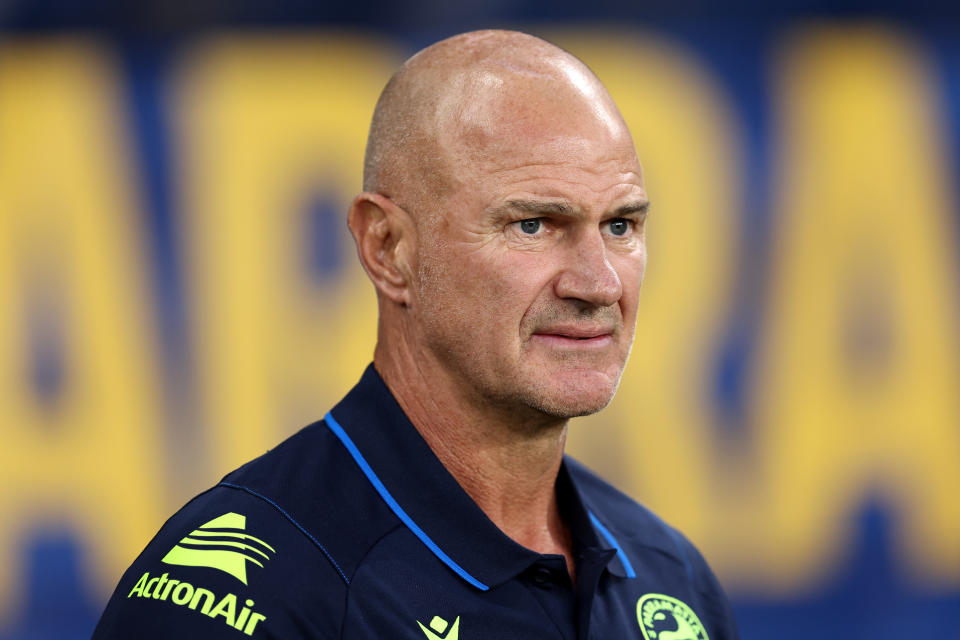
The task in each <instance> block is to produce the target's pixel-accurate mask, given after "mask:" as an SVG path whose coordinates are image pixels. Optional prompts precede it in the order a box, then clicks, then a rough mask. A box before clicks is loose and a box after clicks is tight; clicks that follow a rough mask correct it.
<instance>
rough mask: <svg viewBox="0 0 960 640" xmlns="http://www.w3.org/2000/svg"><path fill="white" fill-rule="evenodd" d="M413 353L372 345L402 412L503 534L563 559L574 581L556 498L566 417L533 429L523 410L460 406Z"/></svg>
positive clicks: (456, 395)
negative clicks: (415, 363)
mask: <svg viewBox="0 0 960 640" xmlns="http://www.w3.org/2000/svg"><path fill="white" fill-rule="evenodd" d="M412 355H413V354H405V353H391V352H389V351H388V350H386V349H383V348H382V345H378V346H377V351H376V354H375V357H374V366H375V367H376V369H377V372H378V373H379V374H380V376H381V377H382V378H383V380H384V381H385V382H386V384H387V386H388V387H389V388H390V391H391V392H392V393H393V395H394V397H395V398H396V399H397V402H398V403H399V404H400V406H401V408H402V409H403V411H404V413H406V415H407V417H408V418H409V419H410V421H411V422H412V423H413V425H414V426H415V427H416V428H417V430H418V431H419V432H420V434H421V436H423V438H424V440H426V442H427V444H428V445H429V446H430V448H431V449H432V450H433V452H434V454H435V455H436V456H437V458H439V459H440V462H442V463H443V465H444V466H445V467H446V468H447V470H448V471H449V472H450V474H451V475H452V476H453V477H454V478H455V479H456V480H457V482H458V483H459V484H460V486H461V487H462V488H463V489H464V491H466V492H467V494H468V495H469V496H470V497H471V498H472V499H473V501H474V502H475V503H476V504H477V506H479V507H480V509H481V510H482V511H483V512H484V513H485V514H486V515H487V517H488V518H490V520H491V521H493V523H494V524H496V525H497V527H499V528H500V530H501V531H503V532H504V533H505V534H506V535H507V536H509V537H510V538H511V539H513V540H514V541H516V542H517V543H519V544H522V545H523V546H525V547H527V548H529V549H533V550H534V551H537V552H539V553H556V554H563V555H564V556H565V557H566V559H567V566H568V569H569V571H570V575H571V576H573V575H574V563H573V545H572V541H571V538H570V533H569V529H568V527H567V526H566V524H565V523H564V522H563V519H562V518H561V515H560V509H559V507H558V504H557V495H556V479H557V474H558V472H559V469H560V464H561V462H562V460H563V447H564V442H565V440H566V420H562V419H544V418H543V417H542V416H541V417H540V418H539V419H538V420H536V422H537V424H531V420H530V419H529V418H527V419H524V418H522V417H521V412H514V414H513V415H511V414H510V413H508V412H506V411H502V410H501V411H497V410H496V409H497V408H495V407H489V408H488V409H487V410H484V409H483V408H481V406H480V405H482V403H472V402H468V401H467V402H465V401H464V400H463V393H462V392H461V391H460V390H458V389H457V388H456V385H455V383H454V382H453V381H452V380H451V379H450V378H449V377H448V376H447V375H445V373H444V372H442V371H434V370H433V368H432V367H431V368H430V369H428V370H424V369H419V368H412V367H410V366H409V363H410V362H417V360H414V359H413V358H412ZM419 362H420V364H423V359H422V357H421V359H420V360H419Z"/></svg>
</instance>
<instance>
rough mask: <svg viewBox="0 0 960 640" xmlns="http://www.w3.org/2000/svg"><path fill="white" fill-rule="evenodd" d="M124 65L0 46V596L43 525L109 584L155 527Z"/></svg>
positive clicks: (152, 393) (147, 361)
mask: <svg viewBox="0 0 960 640" xmlns="http://www.w3.org/2000/svg"><path fill="white" fill-rule="evenodd" d="M116 81H117V79H116V75H115V73H114V69H113V68H112V66H111V65H110V63H109V61H108V60H107V59H105V57H104V56H103V55H101V53H100V52H98V51H97V50H95V49H93V48H91V47H89V46H86V45H84V44H82V43H76V42H74V43H65V42H58V41H32V42H30V43H26V42H22V43H21V42H16V41H13V42H7V43H5V44H4V45H3V46H2V48H0V140H2V143H0V309H2V312H0V354H2V357H0V407H2V408H3V417H2V422H3V429H2V434H3V445H2V446H0V514H3V517H2V519H0V567H2V569H0V603H2V605H3V607H4V608H5V609H6V611H7V612H9V611H10V607H15V605H16V603H15V602H13V601H12V594H13V591H12V587H13V586H14V585H16V584H17V583H16V582H15V581H18V580H21V579H22V578H23V573H22V572H23V570H24V569H25V567H22V566H21V565H20V560H21V558H22V557H23V555H24V554H23V551H24V546H23V545H26V544H27V542H28V541H29V539H30V536H31V534H32V533H34V532H35V531H36V530H37V529H39V528H41V527H53V528H56V529H66V530H69V531H71V532H74V533H79V534H81V536H82V537H81V539H80V540H79V542H80V546H81V547H83V548H85V549H89V550H90V551H91V552H92V561H91V562H84V563H83V566H86V567H89V568H91V569H94V570H95V572H94V575H93V576H92V577H93V578H94V582H93V586H95V587H96V588H98V589H99V590H100V591H101V592H105V591H106V590H107V589H108V588H110V587H112V586H113V584H114V581H115V580H116V578H117V576H118V575H119V574H120V572H121V571H122V569H123V567H124V566H126V564H127V563H129V562H130V559H131V558H132V557H133V556H134V555H135V553H136V552H137V550H138V549H140V547H141V545H142V544H143V543H144V541H145V540H147V539H148V538H149V536H150V535H151V534H152V533H153V532H154V531H155V530H156V526H157V524H158V515H159V508H160V507H161V506H162V494H161V487H162V484H161V482H162V476H161V474H160V470H161V469H162V456H163V447H162V442H161V441H160V438H159V431H158V420H159V417H160V415H161V411H160V403H159V399H158V397H157V389H158V381H157V380H156V377H155V375H154V370H153V369H152V366H153V364H154V363H155V361H156V360H155V353H154V350H153V347H154V344H155V342H154V340H155V333H154V331H153V330H152V316H151V310H150V309H149V306H148V294H147V287H146V286H145V285H146V280H145V278H144V274H143V262H144V261H143V258H142V256H141V255H139V254H140V253H142V248H143V247H144V243H143V238H142V237H141V236H140V233H139V232H140V228H139V224H138V222H139V217H138V216H139V214H138V213H137V205H138V201H137V198H136V197H134V195H133V194H132V193H131V191H130V185H131V184H133V180H132V176H131V173H130V171H129V169H128V167H127V166H126V164H127V163H128V162H129V158H128V157H127V156H126V155H125V153H124V149H121V147H122V144H121V142H122V140H123V139H124V134H125V133H126V131H125V129H124V127H123V125H122V123H123V119H122V118H120V117H119V114H118V110H117V106H118V96H117V89H118V87H117V85H116Z"/></svg>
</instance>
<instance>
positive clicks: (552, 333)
mask: <svg viewBox="0 0 960 640" xmlns="http://www.w3.org/2000/svg"><path fill="white" fill-rule="evenodd" d="M531 337H532V338H534V339H536V340H540V341H544V342H547V343H549V344H553V345H556V346H572V345H582V346H606V345H607V344H609V343H610V342H612V341H613V329H611V328H609V327H574V326H571V327H548V328H544V329H538V330H537V331H535V332H534V333H533V335H532V336H531Z"/></svg>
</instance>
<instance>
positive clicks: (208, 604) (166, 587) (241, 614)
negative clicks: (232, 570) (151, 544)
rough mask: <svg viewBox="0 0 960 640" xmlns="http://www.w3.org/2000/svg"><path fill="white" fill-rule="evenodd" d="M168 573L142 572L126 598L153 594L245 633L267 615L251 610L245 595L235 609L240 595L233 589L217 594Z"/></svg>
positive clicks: (250, 603)
mask: <svg viewBox="0 0 960 640" xmlns="http://www.w3.org/2000/svg"><path fill="white" fill-rule="evenodd" d="M169 575H170V574H169V573H164V574H163V575H162V576H154V577H152V578H151V577H150V572H149V571H148V572H146V573H144V574H143V575H142V576H140V579H139V580H137V584H136V585H134V587H133V589H131V590H130V593H128V594H127V597H128V598H132V597H134V596H136V597H138V598H152V599H153V600H161V601H166V602H172V603H173V604H175V605H177V606H179V607H187V608H188V609H191V610H193V611H197V612H199V613H200V614H202V615H205V616H207V617H209V618H212V619H213V620H217V619H222V621H223V623H224V624H227V625H229V626H231V627H233V628H234V629H236V630H238V631H242V632H243V633H245V634H246V635H248V636H250V635H253V631H254V629H256V628H257V623H259V622H262V621H264V620H266V619H267V616H265V615H263V614H262V613H257V612H256V611H254V610H253V605H254V602H253V600H250V599H249V598H247V599H246V600H244V601H243V605H242V606H240V607H239V608H240V610H239V611H237V608H238V603H239V602H240V599H239V598H238V597H237V595H236V594H235V593H228V594H226V595H224V596H223V597H217V595H216V594H214V593H213V591H210V590H209V589H204V588H203V587H195V586H193V585H192V584H190V583H189V582H184V581H182V580H176V579H174V578H168V576H169Z"/></svg>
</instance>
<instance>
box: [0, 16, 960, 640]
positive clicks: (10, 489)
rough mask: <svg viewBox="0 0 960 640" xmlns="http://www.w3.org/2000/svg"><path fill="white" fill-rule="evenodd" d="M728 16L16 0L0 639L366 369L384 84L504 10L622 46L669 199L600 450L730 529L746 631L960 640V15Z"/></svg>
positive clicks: (31, 635) (0, 284)
mask: <svg viewBox="0 0 960 640" xmlns="http://www.w3.org/2000/svg"><path fill="white" fill-rule="evenodd" d="M722 9H723V10H722V11H721V8H720V7H718V6H716V3H707V2H696V1H693V0H671V1H669V2H667V1H666V0H652V1H651V2H644V3H633V2H626V1H622V0H595V1H593V2H590V3H582V2H575V1H574V0H552V1H551V2H547V1H545V0H526V1H524V2H505V1H502V0H492V1H488V2H483V3H480V2H466V3H447V2H441V1H440V0H412V1H411V2H406V3H397V2H386V1H383V0H367V1H366V2H347V1H345V0H335V1H333V2H327V3H308V2H305V1H303V0H275V1H274V2H270V3H267V2H262V3H257V2H226V1H218V0H195V1H193V2H189V3H187V2H169V1H167V2H162V1H159V0H148V1H146V2H137V3H123V2H119V1H110V0H35V1H32V2H26V1H20V0H0V437H2V440H0V639H2V640H8V639H18V640H19V639H31V640H32V639H36V640H40V639H43V640H46V639H53V638H58V639H60V638H66V639H71V638H85V637H89V635H90V633H91V631H92V629H93V626H94V624H95V622H96V620H97V618H98V616H99V614H100V612H101V611H102V608H103V606H104V604H105V602H106V598H107V596H108V595H109V593H110V592H111V591H112V589H113V588H114V586H115V585H116V582H117V580H118V579H119V577H120V575H121V573H122V571H123V570H124V569H125V568H126V566H127V565H128V564H129V563H130V561H131V560H132V559H133V558H134V557H135V556H136V554H137V553H138V552H139V551H140V549H141V548H142V547H143V546H144V545H145V544H146V542H147V541H148V540H149V538H150V537H151V536H152V535H153V533H154V532H155V531H156V530H157V529H158V528H159V527H160V525H161V524H162V523H163V522H164V519H165V518H166V517H167V516H169V515H170V514H171V513H172V512H173V511H174V510H176V509H177V508H179V507H180V506H181V505H182V504H183V503H184V502H185V501H186V500H187V499H189V498H190V497H191V496H193V495H194V494H195V493H197V492H199V491H201V490H203V489H205V488H206V487H208V486H210V485H212V484H214V483H215V482H216V481H217V480H218V479H219V478H220V477H221V476H222V475H223V474H224V473H226V472H227V471H229V470H230V469H232V468H234V467H236V466H238V465H239V464H241V463H242V462H244V461H245V460H247V459H249V458H251V457H253V456H256V455H258V454H259V453H261V452H263V451H265V450H266V449H267V448H269V447H270V446H272V445H273V444H274V443H276V442H278V441H279V440H280V439H282V438H283V437H285V436H286V435H288V434H290V433H292V432H293V431H295V430H296V429H298V428H299V427H300V426H302V425H303V424H306V423H307V422H310V421H312V420H314V419H316V418H319V417H320V416H322V415H323V413H324V412H325V411H326V410H327V409H328V408H329V407H330V406H332V404H333V403H335V402H336V401H337V399H338V398H339V397H340V396H341V395H342V394H343V393H344V392H345V391H346V390H347V389H349V388H350V387H351V386H352V384H353V383H354V382H355V380H356V379H357V378H358V377H359V375H360V373H361V371H362V370H363V368H364V366H365V365H366V364H367V362H368V361H369V360H370V358H371V356H372V349H373V338H374V329H375V322H376V307H375V299H374V296H373V289H372V286H371V285H369V283H368V282H367V281H366V279H365V277H364V275H363V273H362V271H361V269H360V268H359V266H358V264H357V263H356V260H355V258H354V257H353V246H352V243H351V241H350V238H349V236H348V233H347V229H346V225H345V223H344V217H345V212H346V208H347V205H348V203H349V201H350V199H351V198H352V196H353V195H354V194H355V193H356V192H357V191H358V189H359V187H360V175H361V162H362V151H363V147H364V141H365V136H366V129H367V126H368V123H369V119H370V116H371V114H372V111H373V106H374V103H375V100H376V98H377V95H378V93H379V91H380V89H381V87H382V86H383V84H384V83H385V82H386V80H387V78H388V77H389V75H390V73H391V72H392V70H393V69H394V68H395V67H396V66H397V65H398V64H399V63H400V62H401V61H402V60H403V59H404V58H406V57H407V56H408V55H410V54H411V53H413V52H414V51H416V50H418V49H419V48H421V47H423V46H425V45H427V44H429V43H431V42H433V41H436V40H438V39H440V38H443V37H446V36H448V35H452V34H453V33H456V32H458V31H463V30H469V29H475V28H483V27H508V28H520V29H524V30H527V31H530V32H532V33H535V34H537V35H540V36H542V37H545V38H547V39H550V40H552V41H554V42H556V43H558V44H560V45H561V46H564V47H566V48H567V49H569V50H571V51H572V52H574V53H575V54H577V55H578V56H580V57H581V58H583V59H584V60H585V61H586V62H587V63H588V64H589V65H591V67H592V68H593V69H594V70H595V71H596V72H597V74H598V75H599V76H600V78H601V79H602V80H603V81H605V83H606V84H607V86H608V87H609V88H610V90H611V92H612V93H613V95H614V98H615V99H616V100H617V102H618V104H619V105H620V107H621V109H622V111H623V113H624V115H625V117H626V119H627V121H628V123H629V125H630V127H631V129H632V131H633V133H634V137H635V139H636V144H637V148H638V151H639V154H640V158H641V161H642V162H643V164H644V168H645V171H646V179H647V186H648V190H649V193H650V195H651V198H652V200H653V203H654V204H653V211H652V213H651V218H650V221H649V226H648V234H649V236H648V237H649V253H650V265H649V268H648V273H647V279H646V281H645V283H644V293H643V296H642V298H641V313H640V320H639V326H638V330H637V343H636V346H635V348H634V352H633V355H632V358H631V361H630V364H629V366H628V368H627V371H626V373H625V375H624V379H623V383H622V385H621V389H620V392H619V394H618V396H617V398H616V400H615V401H614V403H613V404H612V405H611V406H610V407H609V408H608V409H607V410H606V411H604V412H603V413H601V414H599V415H597V416H594V417H591V418H588V419H581V420H577V421H574V423H573V424H572V426H571V435H570V450H571V452H572V453H573V454H574V455H576V456H578V457H580V458H581V459H583V460H585V461H586V462H587V463H589V464H590V465H592V466H593V467H594V468H595V469H597V470H598V471H599V472H600V473H601V474H602V475H604V476H606V477H607V478H608V479H610V480H611V481H613V482H614V483H616V484H617V485H619V486H620V487H622V488H623V489H624V490H626V491H627V492H628V493H630V494H631V495H633V496H634V497H635V498H637V499H638V500H640V501H642V502H643V503H645V504H647V505H648V506H650V507H651V508H653V509H654V510H656V511H657V512H659V513H660V514H662V515H663V516H664V517H665V518H666V519H667V520H668V521H670V522H671V523H673V524H675V525H677V526H679V527H680V528H681V529H682V530H684V531H685V532H686V533H687V534H688V535H689V536H690V537H691V538H692V539H693V540H694V541H695V542H696V544H697V545H698V546H699V547H700V548H701V549H702V550H703V552H704V554H705V555H706V556H707V558H708V559H709V560H710V562H711V563H712V565H713V566H714V567H715V569H716V570H717V572H718V574H719V575H720V577H721V579H722V582H723V583H724V585H725V586H726V588H727V590H728V592H729V594H730V596H731V598H732V600H733V603H734V607H735V609H736V612H737V615H738V617H739V621H740V625H741V629H742V634H743V637H744V638H745V640H760V639H767V638H777V639H781V640H792V639H799V638H804V639H808V638H821V639H824V640H830V639H859V638H864V639H867V638H869V639H871V640H873V639H887V638H890V639H893V638H898V639H899V638H938V639H939V638H954V639H957V638H960V496H958V494H960V393H958V391H960V330H958V326H960V325H958V312H960V287H958V284H960V279H958V277H960V265H958V248H960V229H958V226H960V225H958V223H960V216H958V196H960V194H958V189H957V177H958V167H960V165H958V163H960V21H958V15H960V12H958V10H956V9H954V8H953V5H948V4H946V3H933V4H930V3H921V2H905V1H904V2H880V3H879V4H878V3H870V4H869V6H868V4H867V3H863V2H842V3H839V4H838V3H836V2H834V3H829V4H828V3H818V2H788V3H780V4H778V6H777V7H776V8H773V7H771V6H769V3H763V2H749V1H741V2H739V3H732V4H731V3H727V4H726V5H725V6H724V7H723V8H722ZM494 312H495V310H491V313H494Z"/></svg>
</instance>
